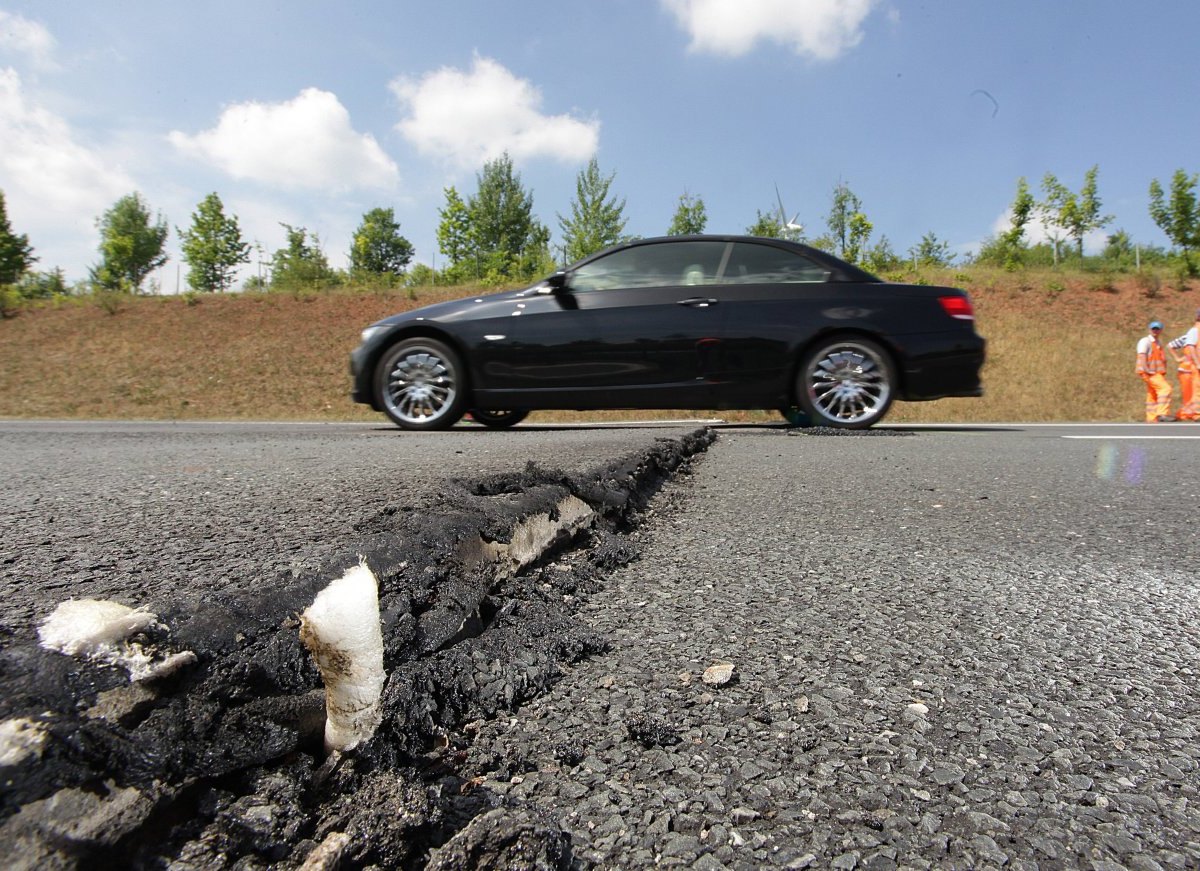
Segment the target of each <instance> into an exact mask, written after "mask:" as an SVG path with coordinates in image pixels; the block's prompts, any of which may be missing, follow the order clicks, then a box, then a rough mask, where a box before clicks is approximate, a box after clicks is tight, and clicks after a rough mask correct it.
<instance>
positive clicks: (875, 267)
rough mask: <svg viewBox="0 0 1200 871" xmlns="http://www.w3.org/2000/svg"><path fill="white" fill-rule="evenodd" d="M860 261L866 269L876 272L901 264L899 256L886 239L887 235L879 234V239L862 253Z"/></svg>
mask: <svg viewBox="0 0 1200 871" xmlns="http://www.w3.org/2000/svg"><path fill="white" fill-rule="evenodd" d="M861 262H862V265H863V266H864V267H866V269H867V270H868V271H870V272H874V273H876V274H879V273H882V272H888V271H890V270H893V269H898V268H899V267H900V266H901V260H900V257H899V256H898V255H897V254H896V252H895V251H894V250H893V249H892V243H891V242H889V241H888V237H887V236H880V237H879V241H878V242H876V243H875V244H874V245H872V246H871V247H870V248H868V249H867V250H866V251H865V252H864V253H863V256H862V261H861Z"/></svg>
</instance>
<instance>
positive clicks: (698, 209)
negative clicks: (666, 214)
mask: <svg viewBox="0 0 1200 871" xmlns="http://www.w3.org/2000/svg"><path fill="white" fill-rule="evenodd" d="M706 226H708V210H707V209H706V208H705V207H704V200H703V199H701V198H700V197H694V196H692V195H691V194H689V193H688V192H687V191H684V192H683V194H681V195H680V197H679V205H677V206H676V207H675V214H674V216H672V218H671V226H669V227H667V235H668V236H690V235H693V234H695V233H703V232H704V228H705V227H706Z"/></svg>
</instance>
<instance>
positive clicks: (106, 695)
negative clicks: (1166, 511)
mask: <svg viewBox="0 0 1200 871" xmlns="http://www.w3.org/2000/svg"><path fill="white" fill-rule="evenodd" d="M714 439H715V433H713V431H711V430H708V429H702V430H697V431H695V432H693V433H690V434H688V435H686V436H684V437H682V438H677V439H659V440H658V441H657V442H656V443H655V444H654V445H653V446H652V447H650V448H648V449H647V450H645V451H641V452H638V453H636V454H633V455H630V456H628V457H626V458H624V459H622V460H620V461H618V462H614V463H611V464H609V465H607V466H605V467H602V468H597V469H594V470H592V471H590V472H588V473H584V474H577V475H566V474H564V473H562V472H559V471H555V470H547V469H540V468H538V467H536V466H532V465H530V466H527V467H526V468H525V469H524V470H522V471H521V472H519V473H516V474H514V475H511V476H494V477H493V478H492V479H489V480H488V481H485V482H483V484H480V483H479V482H474V483H472V484H469V485H468V484H466V483H465V482H453V486H451V487H450V488H448V490H447V492H446V494H445V496H444V499H443V501H442V503H441V505H440V506H438V507H437V508H435V509H431V510H429V511H425V512H421V513H418V512H406V511H400V510H393V511H387V510H385V511H383V512H380V513H379V514H378V515H376V516H374V517H373V518H370V519H369V520H367V521H365V522H364V523H362V524H361V525H360V527H359V529H358V533H359V537H358V538H357V539H356V540H355V541H348V542H346V551H345V553H344V556H340V557H337V558H333V559H330V560H328V561H327V562H326V563H325V564H324V565H322V566H320V567H319V568H317V569H309V570H302V571H299V572H297V573H294V574H293V573H287V574H282V573H281V575H280V576H277V577H264V578H254V579H247V587H248V588H252V592H246V593H243V594H240V595H236V596H233V595H212V594H204V595H196V596H195V597H193V598H190V599H183V600H177V601H169V602H148V603H146V605H145V607H146V608H147V609H150V610H151V611H152V612H153V613H154V614H156V615H158V620H157V621H155V622H154V623H153V624H148V625H146V626H144V627H141V631H142V637H143V638H144V641H145V643H146V644H148V645H152V646H156V647H161V648H163V649H166V648H167V646H168V645H169V646H170V648H172V649H185V650H188V651H192V652H194V654H195V656H196V662H195V663H194V664H192V665H191V666H189V667H188V668H185V669H181V670H178V671H175V672H173V673H169V674H163V675H154V676H150V677H147V678H146V679H144V680H143V681H141V682H140V683H139V684H137V689H136V691H134V690H131V689H130V683H129V676H128V674H127V672H126V671H125V670H124V669H118V668H115V667H113V666H111V665H106V664H104V663H103V662H91V661H86V660H81V659H79V658H77V657H75V656H71V655H67V654H65V653H61V652H57V651H51V650H47V649H43V648H41V647H39V646H38V645H37V644H36V642H35V641H34V640H33V639H27V640H26V639H10V640H8V643H7V646H5V647H4V648H3V649H0V680H3V681H4V684H5V687H6V693H5V694H4V696H3V697H0V721H6V720H12V721H17V720H27V721H29V722H35V723H36V728H37V730H38V735H39V737H38V741H37V748H36V752H29V753H14V754H12V755H11V756H7V757H6V759H9V760H10V761H11V762H10V764H5V765H4V766H3V769H2V770H0V777H2V778H3V782H4V783H5V787H4V789H3V791H0V841H3V842H4V843H6V844H13V845H16V847H17V857H16V858H15V859H10V861H12V862H14V863H15V864H14V865H13V867H51V866H52V867H62V868H75V867H83V866H88V867H94V866H96V865H102V866H107V865H112V866H122V867H127V866H128V867H141V866H146V865H156V866H158V865H166V864H171V863H176V864H178V865H179V866H180V867H205V868H208V867H215V868H220V867H232V866H233V865H235V864H236V865H247V863H249V865H260V864H270V863H285V864H288V865H293V866H294V865H299V864H300V863H302V862H304V861H305V859H306V857H310V854H311V857H312V858H313V859H314V860H318V857H319V856H320V855H321V853H320V851H319V850H318V849H317V848H318V845H320V844H322V843H326V842H327V840H328V838H329V836H330V834H331V833H344V834H345V836H346V837H345V838H344V839H343V838H337V839H334V841H335V842H336V844H337V847H338V850H337V852H338V853H339V854H340V855H341V859H340V861H341V862H342V863H344V864H348V865H352V866H359V865H364V864H377V865H381V866H389V865H391V866H394V865H400V864H403V865H405V866H406V867H417V866H419V865H420V864H421V863H422V862H423V861H424V857H426V856H427V855H428V854H429V851H430V850H431V849H433V848H438V847H442V846H443V845H446V846H449V847H450V849H449V850H447V851H446V852H445V853H442V854H440V855H442V856H443V857H445V858H444V861H451V857H452V856H456V855H459V851H460V850H463V849H467V850H469V851H470V852H471V853H472V855H476V854H478V851H479V850H480V849H483V850H485V851H486V850H488V849H492V850H493V852H495V854H496V855H497V856H501V855H502V851H504V850H508V849H512V848H513V845H518V846H519V845H521V844H524V845H525V847H521V849H526V848H528V849H533V848H534V844H537V845H539V846H537V847H536V849H537V850H538V851H541V855H543V856H544V857H545V861H547V862H549V863H551V864H550V865H548V866H547V867H551V866H552V865H553V864H554V863H557V862H560V861H562V857H563V856H565V855H569V845H566V846H565V847H564V845H563V844H562V843H561V838H560V837H559V835H558V834H556V830H555V827H554V826H553V825H543V824H542V823H540V822H538V823H536V824H534V823H531V821H530V819H529V818H528V817H526V816H523V815H522V813H521V809H520V808H516V809H514V810H513V811H512V813H510V814H507V815H505V814H501V815H495V816H491V817H488V818H487V820H486V821H485V820H482V819H481V821H480V823H478V824H477V825H476V827H475V829H473V830H471V831H472V832H475V834H471V833H470V832H467V829H468V825H469V824H470V823H471V821H472V820H474V819H476V818H479V817H482V816H483V815H484V814H486V813H487V812H488V811H489V810H493V809H495V808H497V807H499V806H501V805H504V804H505V802H504V800H503V799H502V797H500V796H498V795H496V794H494V793H491V792H489V791H488V790H486V789H483V788H476V786H475V784H474V783H473V782H471V781H465V780H464V779H463V778H462V777H461V776H459V775H458V774H457V773H456V766H457V765H458V764H459V763H460V760H461V758H462V757H464V756H465V754H463V752H462V748H463V742H464V741H465V740H467V739H466V737H465V735H466V730H467V729H468V728H469V725H470V723H472V722H474V721H478V720H479V719H481V718H487V717H492V716H495V715H496V714H498V713H501V712H503V711H507V710H511V709H513V708H514V707H515V706H517V705H519V704H521V703H522V702H523V701H525V700H527V699H529V698H531V697H533V696H534V695H536V694H538V693H540V692H542V691H544V690H545V689H546V688H548V687H549V686H550V685H551V684H552V683H553V682H554V681H555V680H556V679H557V677H558V675H559V674H560V673H561V669H562V667H563V665H564V664H569V663H572V662H575V661H578V660H579V659H581V658H583V657H586V656H589V655H592V654H594V653H597V652H600V651H603V650H605V649H607V641H606V640H605V639H604V638H602V637H599V636H597V635H595V634H594V633H592V632H591V631H589V630H588V629H586V628H585V627H584V626H583V625H582V624H580V623H579V622H577V621H575V620H574V619H573V618H572V615H571V599H572V597H571V596H570V595H569V594H567V595H564V594H563V593H561V592H559V591H560V590H564V589H575V588H578V587H582V586H587V585H589V584H596V583H598V582H599V579H600V578H601V577H602V576H603V573H604V572H606V571H608V570H610V569H611V568H612V566H613V565H616V564H619V563H620V562H621V561H622V560H626V559H629V558H632V557H631V556H628V554H630V553H632V552H633V549H632V548H631V547H629V546H628V545H619V544H615V543H614V542H616V541H618V540H620V539H622V537H623V536H624V535H625V534H627V533H628V532H629V531H631V530H632V529H634V528H635V527H636V525H637V522H638V518H639V516H640V514H641V512H642V511H643V510H644V509H645V507H646V505H647V504H648V502H649V499H650V498H651V497H652V496H653V494H654V493H655V492H656V491H657V490H658V489H659V488H660V486H661V485H662V483H663V482H664V481H665V480H667V479H668V478H669V477H670V476H671V475H673V474H675V473H676V472H677V471H678V470H679V469H680V468H681V467H682V466H685V464H687V463H688V462H689V460H690V458H692V457H693V456H694V455H696V454H699V453H701V452H703V451H704V450H705V449H706V448H707V447H708V445H709V444H711V442H712V441H713V440H714ZM593 550H594V554H593ZM614 554H626V556H621V557H620V558H615V557H614ZM360 559H361V560H362V561H363V562H364V564H365V565H367V566H369V567H370V569H371V571H373V572H374V574H375V575H376V577H377V578H378V580H379V614H380V620H381V624H382V635H383V640H384V651H383V662H384V669H385V671H386V675H387V676H386V679H385V683H384V686H383V691H382V694H381V696H380V714H379V718H380V722H379V725H378V728H377V729H376V731H375V733H374V737H373V738H371V739H370V740H365V741H364V742H363V743H362V744H360V745H359V746H358V747H357V748H356V749H354V750H353V751H352V752H350V753H347V754H343V755H342V756H341V757H340V758H339V759H338V761H337V763H336V764H335V765H333V766H327V767H326V768H324V769H322V768H321V761H322V758H323V753H322V734H323V731H324V723H325V713H326V712H325V708H326V704H325V692H324V690H323V689H322V683H321V677H320V674H319V672H318V669H317V668H316V666H315V664H314V663H313V661H312V659H311V657H310V656H309V655H308V653H307V651H305V649H304V647H303V644H302V643H301V640H300V634H299V628H300V621H299V619H298V615H299V614H300V613H301V612H302V611H303V610H304V609H305V608H307V607H308V606H309V605H310V603H312V602H313V600H314V598H315V597H316V596H317V594H318V593H319V592H320V591H321V590H322V589H324V588H325V587H326V586H327V585H328V584H329V583H330V582H331V580H333V579H335V578H338V577H340V576H341V575H343V574H344V573H345V572H346V571H347V569H349V568H351V567H353V566H354V565H356V564H358V563H359V561H360ZM552 560H553V561H554V562H555V565H554V566H553V567H551V566H550V565H549V563H550V561H552ZM507 765H508V767H510V768H515V769H520V768H521V765H522V763H521V761H520V760H510V761H509V762H508V763H507ZM75 817H86V818H87V821H86V824H84V822H82V821H76V822H71V820H72V819H74V818H75ZM506 820H507V822H506ZM459 832H464V833H465V834H464V835H463V836H462V837H461V838H459V839H458V840H457V841H454V838H455V836H456V834H457V833H459ZM530 839H532V840H530ZM452 841H454V843H453V845H451V842H452ZM329 843H330V844H331V845H332V844H333V843H334V842H329ZM488 844H492V845H493V847H490V848H489V847H488V846H487V845H488ZM481 845H482V846H481ZM506 845H507V846H506ZM318 861H322V860H318Z"/></svg>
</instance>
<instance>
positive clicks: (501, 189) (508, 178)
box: [467, 153, 550, 282]
mask: <svg viewBox="0 0 1200 871" xmlns="http://www.w3.org/2000/svg"><path fill="white" fill-rule="evenodd" d="M477 181H478V183H479V188H478V190H477V191H476V193H475V196H473V197H471V199H470V201H469V202H468V203H467V211H468V213H469V216H470V228H471V229H470V239H471V243H472V248H473V249H474V250H473V252H472V253H473V256H474V259H475V262H476V276H477V277H480V278H484V279H486V280H487V281H491V282H498V281H505V280H509V279H513V278H518V279H519V278H528V277H529V276H530V275H531V274H533V272H534V271H535V270H537V269H540V268H541V267H543V266H544V265H545V264H546V263H547V261H548V259H549V245H550V231H549V230H548V229H547V228H546V227H545V225H543V224H542V223H541V222H540V221H538V220H537V219H536V218H535V217H534V215H533V193H532V192H530V191H527V190H525V188H524V186H523V185H522V184H521V175H520V173H518V172H517V171H516V170H515V169H514V168H513V162H512V158H511V157H509V156H508V154H507V153H505V154H503V155H501V156H500V157H498V158H496V159H495V160H491V161H488V162H487V163H485V164H484V165H483V169H482V170H481V171H480V173H479V175H478V176H477Z"/></svg>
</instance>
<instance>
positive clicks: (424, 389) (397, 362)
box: [375, 337, 467, 430]
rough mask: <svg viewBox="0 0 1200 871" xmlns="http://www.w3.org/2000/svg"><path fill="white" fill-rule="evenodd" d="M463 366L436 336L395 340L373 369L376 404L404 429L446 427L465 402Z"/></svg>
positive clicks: (455, 421)
mask: <svg viewBox="0 0 1200 871" xmlns="http://www.w3.org/2000/svg"><path fill="white" fill-rule="evenodd" d="M464 372H465V370H464V368H463V365H462V363H461V362H460V361H459V359H458V355H457V354H456V353H454V351H453V350H451V349H450V348H449V347H448V346H447V345H445V344H444V343H442V342H439V341H437V340H436V339H427V338H423V337H422V338H413V339H404V340H403V341H401V342H397V343H396V344H395V345H393V346H392V347H391V348H389V349H388V351H387V353H385V354H384V355H383V359H382V360H380V361H379V367H378V369H376V371H375V390H376V392H377V395H378V398H379V405H380V407H381V408H382V409H383V411H384V413H385V414H386V415H387V416H388V417H390V418H391V419H392V421H393V422H394V423H396V425H397V426H400V427H402V428H404V429H414V430H431V429H448V428H449V427H452V426H454V424H455V423H457V422H458V420H459V418H461V417H462V415H463V411H464V407H465V405H466V386H467V385H466V383H465V379H464Z"/></svg>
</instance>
